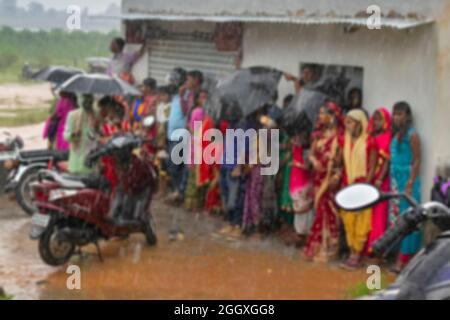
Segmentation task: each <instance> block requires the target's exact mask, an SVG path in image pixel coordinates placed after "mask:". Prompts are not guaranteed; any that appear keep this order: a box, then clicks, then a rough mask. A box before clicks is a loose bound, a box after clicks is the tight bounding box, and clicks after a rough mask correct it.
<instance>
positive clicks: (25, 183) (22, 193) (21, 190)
mask: <svg viewBox="0 0 450 320" xmlns="http://www.w3.org/2000/svg"><path fill="white" fill-rule="evenodd" d="M40 170H42V168H39V167H34V168H30V169H29V170H27V171H26V172H24V173H23V175H22V177H20V180H19V182H18V183H17V187H16V200H17V203H18V204H19V206H20V207H21V208H22V209H23V211H25V212H26V213H27V214H28V215H30V216H31V215H32V214H33V213H34V212H36V207H35V205H34V204H33V202H34V195H33V193H32V190H31V188H30V184H31V183H32V182H34V181H37V179H38V172H39V171H40Z"/></svg>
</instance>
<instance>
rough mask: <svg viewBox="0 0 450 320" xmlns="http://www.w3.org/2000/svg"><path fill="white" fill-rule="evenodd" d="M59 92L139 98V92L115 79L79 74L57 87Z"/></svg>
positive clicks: (99, 75)
mask: <svg viewBox="0 0 450 320" xmlns="http://www.w3.org/2000/svg"><path fill="white" fill-rule="evenodd" d="M59 89H60V90H61V91H67V92H74V93H79V94H102V95H111V96H139V95H141V92H140V91H139V90H138V89H136V88H135V87H133V86H132V85H130V84H128V83H127V82H125V81H123V80H122V79H119V78H117V77H111V76H108V75H105V74H97V73H94V74H79V75H76V76H73V77H72V78H70V79H69V80H67V81H66V82H64V83H63V84H61V86H60V87H59Z"/></svg>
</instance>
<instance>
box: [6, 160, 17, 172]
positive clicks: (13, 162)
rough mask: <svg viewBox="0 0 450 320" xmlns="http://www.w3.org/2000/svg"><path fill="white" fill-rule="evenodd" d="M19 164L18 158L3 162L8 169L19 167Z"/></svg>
mask: <svg viewBox="0 0 450 320" xmlns="http://www.w3.org/2000/svg"><path fill="white" fill-rule="evenodd" d="M18 166H19V161H17V160H6V161H5V162H4V163H3V167H4V168H5V169H6V170H13V169H15V168H17V167H18Z"/></svg>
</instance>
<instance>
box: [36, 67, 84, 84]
mask: <svg viewBox="0 0 450 320" xmlns="http://www.w3.org/2000/svg"><path fill="white" fill-rule="evenodd" d="M82 73H84V71H83V70H81V69H77V68H72V67H65V66H50V67H46V68H44V69H41V70H39V71H38V72H36V73H35V74H34V75H33V76H32V77H31V78H32V79H35V80H42V81H49V82H52V83H55V84H57V85H60V84H61V83H63V82H64V81H66V80H67V79H69V78H71V77H73V76H74V75H77V74H82Z"/></svg>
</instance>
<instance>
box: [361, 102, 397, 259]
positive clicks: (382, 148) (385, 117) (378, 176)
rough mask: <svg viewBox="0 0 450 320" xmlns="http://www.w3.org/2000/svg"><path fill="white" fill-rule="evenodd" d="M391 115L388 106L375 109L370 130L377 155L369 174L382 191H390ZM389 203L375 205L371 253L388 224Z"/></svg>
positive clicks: (371, 233)
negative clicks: (373, 244) (373, 245)
mask: <svg viewBox="0 0 450 320" xmlns="http://www.w3.org/2000/svg"><path fill="white" fill-rule="evenodd" d="M391 123H392V122H391V115H390V113H389V111H388V110H387V109H386V108H380V109H378V110H376V111H375V113H374V114H373V116H372V117H371V118H370V121H369V126H368V131H369V135H370V136H371V139H372V145H373V146H374V149H375V151H376V152H375V156H374V158H373V159H371V161H372V162H373V165H372V166H371V167H372V168H373V172H371V173H370V174H369V179H370V182H371V183H373V184H374V185H375V186H376V187H377V188H378V189H380V191H381V192H389V190H390V182H389V162H390V158H391V156H390V154H391V152H390V145H391V134H392V133H391ZM388 212H389V203H388V201H383V202H381V203H379V204H377V205H376V206H374V207H373V210H372V230H371V232H370V234H369V239H368V243H367V248H368V251H369V252H368V253H369V254H370V253H371V247H372V243H374V242H375V241H376V240H378V239H379V238H380V237H381V236H382V235H383V234H384V232H385V231H386V227H387V224H388Z"/></svg>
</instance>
